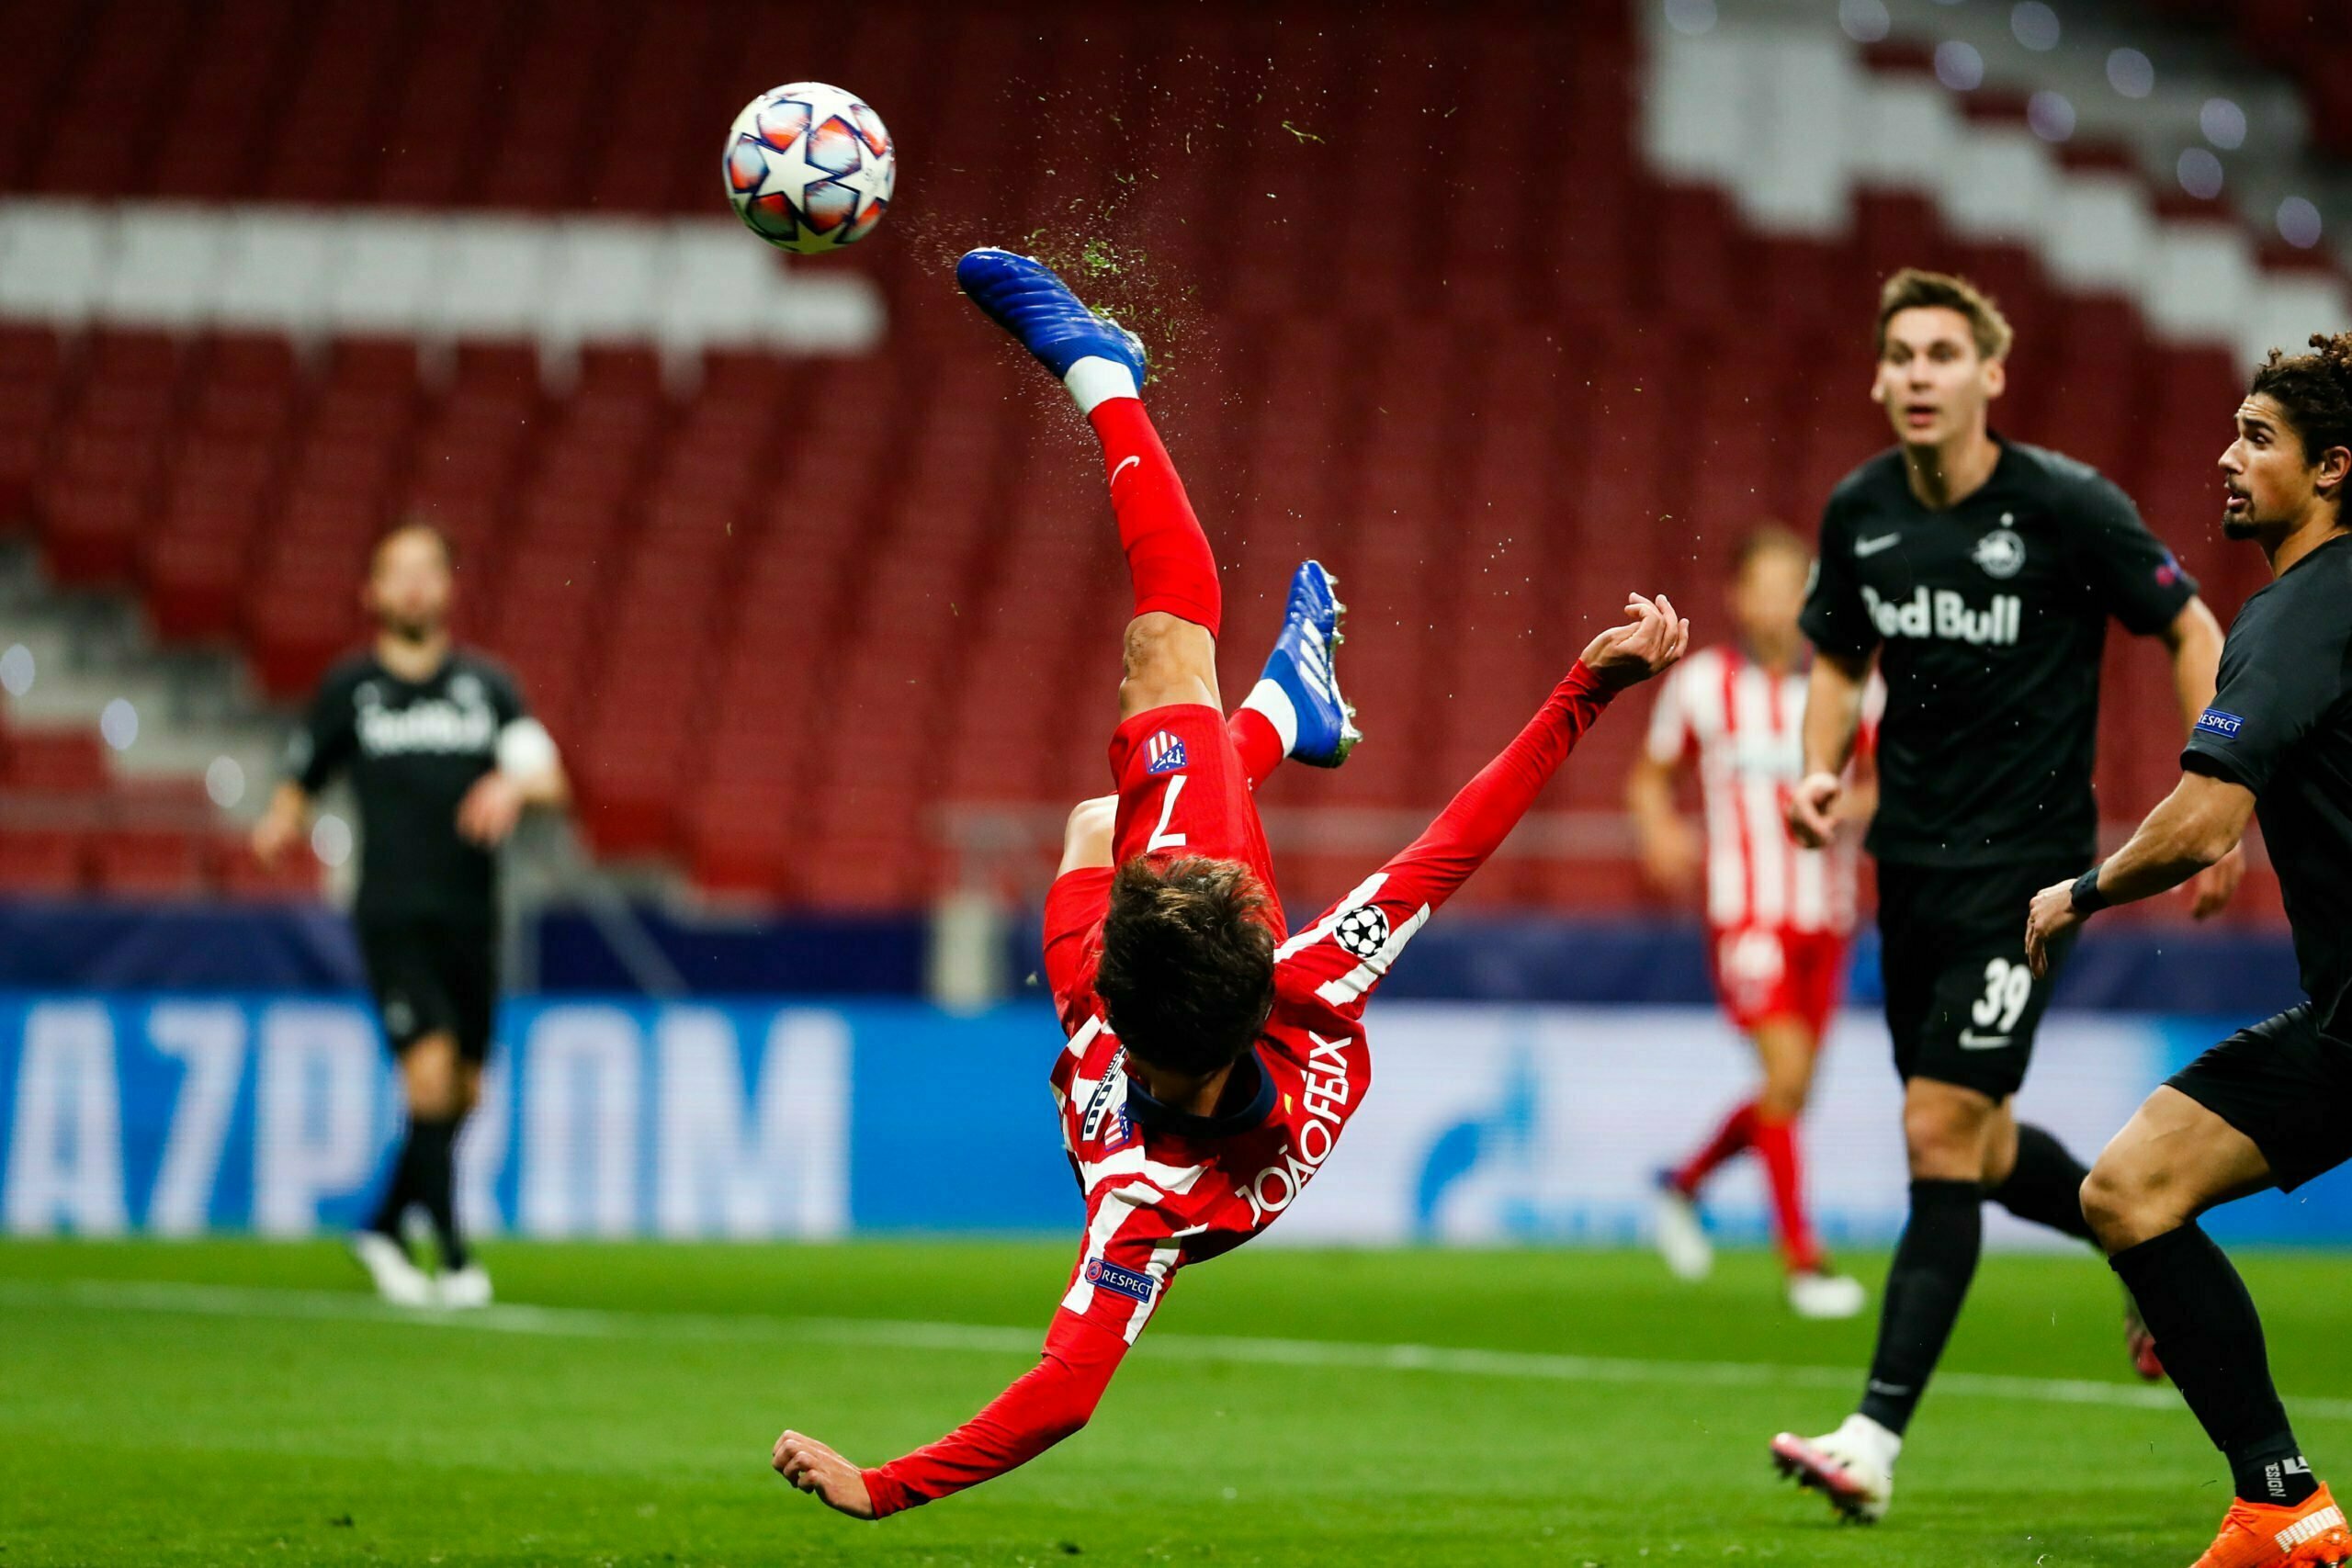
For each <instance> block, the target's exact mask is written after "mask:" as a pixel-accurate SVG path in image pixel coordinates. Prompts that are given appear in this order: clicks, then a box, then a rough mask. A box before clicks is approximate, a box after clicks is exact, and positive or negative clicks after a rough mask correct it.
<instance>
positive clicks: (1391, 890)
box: [1276, 660, 1615, 1019]
mask: <svg viewBox="0 0 2352 1568" xmlns="http://www.w3.org/2000/svg"><path fill="white" fill-rule="evenodd" d="M1613 695H1615V694H1614V693H1613V692H1611V690H1610V689H1609V688H1608V687H1606V686H1604V685H1602V684H1601V683H1600V677H1598V676H1596V675H1595V674H1594V673H1593V672H1592V671H1590V670H1589V669H1588V668H1586V667H1585V664H1584V661H1583V660H1577V663H1576V665H1575V667H1574V668H1572V669H1571V670H1569V671H1568V672H1567V674H1566V675H1565V676H1564V677H1562V678H1561V681H1560V683H1559V684H1558V685H1556V686H1555V687H1553V688H1552V694H1551V696H1550V697H1549V698H1548V699H1547V700H1546V701H1545V702H1544V705H1543V706H1542V707H1541V708H1539V709H1537V710H1536V714H1535V716H1534V717H1533V718H1532V719H1529V720H1528V721H1527V726H1526V728H1523V729H1521V731H1520V732H1519V736H1518V738H1517V739H1514V740H1512V741H1511V743H1510V745H1508V746H1506V747H1504V748H1503V750H1502V751H1501V752H1500V754H1498V756H1497V757H1496V758H1495V760H1494V761H1491V762H1489V763H1487V765H1486V766H1485V767H1483V768H1481V769H1479V770H1478V776H1477V777H1476V778H1474V779H1472V780H1471V781H1470V782H1469V783H1468V784H1464V785H1463V786H1462V790H1461V792H1460V793H1459V794H1457V795H1455V796H1454V797H1453V804H1452V805H1450V806H1448V807H1446V808H1445V809H1444V810H1443V811H1442V812H1440V813H1438V818H1437V820H1436V821H1434V822H1432V823H1430V825H1429V828H1428V829H1427V830H1426V831H1424V832H1423V833H1422V834H1421V836H1420V837H1419V838H1418V839H1416V840H1413V841H1412V842H1411V843H1409V844H1408V845H1406V846H1405V848H1404V849H1403V850H1401V851H1399V852H1397V855H1396V856H1395V857H1394V858H1393V859H1391V860H1390V861H1389V862H1388V863H1387V864H1385V865H1384V866H1382V867H1381V868H1380V869H1379V870H1378V871H1376V872H1374V874H1372V875H1370V876H1368V877H1366V878H1365V879H1364V880H1363V882H1362V883H1361V884H1359V885H1358V886H1356V888H1355V889H1354V891H1352V892H1351V893H1349V894H1348V895H1347V896H1346V897H1343V898H1341V899H1340V901H1339V902H1338V903H1336V904H1334V905H1332V906H1331V907H1330V908H1329V909H1326V910H1324V911H1323V914H1322V916H1321V918H1320V919H1317V920H1316V922H1315V923H1314V924H1313V925H1311V926H1308V927H1307V928H1306V929H1305V930H1304V931H1300V932H1299V933H1298V934H1297V935H1296V936H1294V937H1292V938H1291V939H1290V940H1289V941H1288V942H1284V943H1283V945H1282V947H1281V949H1280V950H1279V951H1278V953H1277V954H1276V957H1277V958H1278V960H1279V961H1280V962H1281V963H1282V964H1283V965H1284V966H1285V967H1286V968H1288V969H1290V970H1291V971H1292V972H1294V973H1296V974H1299V975H1301V976H1304V977H1305V978H1306V980H1308V981H1309V982H1310V983H1312V985H1313V987H1314V992H1315V995H1316V996H1317V997H1318V998H1320V999H1321V1000H1322V1001H1323V1003H1324V1004H1326V1005H1327V1006H1329V1007H1333V1008H1336V1009H1338V1010H1340V1012H1341V1013H1342V1014H1344V1015H1345V1016H1347V1017H1349V1018H1351V1019H1361V1018H1362V1017H1363V1008H1364V1004H1365V1003H1366V1002H1367V1001H1369V1000H1370V999H1371V998H1372V993H1373V992H1374V990H1376V989H1377V988H1378V987H1379V986H1380V983H1381V982H1382V981H1383V980H1385V978H1387V976H1388V970H1389V966H1390V965H1391V964H1394V963H1396V961H1397V956H1398V954H1400V953H1403V952H1404V951H1405V944H1406V943H1407V942H1410V941H1412V939H1413V933H1414V932H1416V931H1419V930H1420V929H1421V927H1422V926H1423V925H1425V924H1427V923H1428V921H1429V918H1430V915H1432V914H1433V913H1435V912H1436V910H1437V908H1438V906H1440V905H1441V904H1443V903H1444V902H1445V901H1446V899H1448V898H1450V897H1453V890H1454V889H1455V888H1457V887H1459V886H1462V885H1463V883H1464V882H1466V881H1468V880H1469V878H1470V874H1471V873H1472V872H1474V871H1476V870H1477V869H1478V868H1479V867H1480V866H1481V865H1484V864H1485V863H1486V862H1487V856H1489V855H1491V854H1493V853H1494V852H1495V851H1496V850H1497V849H1498V848H1500V847H1501V845H1502V841H1503V840H1505V839H1506V838H1508V837H1510V830H1511V829H1513V828H1516V827H1517V826H1519V819H1520V818H1522V817H1524V816H1526V815H1527V808H1528V807H1531V806H1532V805H1534V804H1535V797H1536V795H1538V794H1540V793H1542V791H1543V788H1544V784H1547V783H1548V782H1550V780H1551V777H1552V775H1553V774H1554V773H1557V772H1559V769H1560V764H1561V763H1562V762H1563V761H1566V760H1567V755H1568V753H1569V751H1571V750H1574V749H1575V747H1576V743H1577V739H1578V738H1579V737H1581V736H1582V735H1583V734H1584V732H1585V731H1586V730H1587V729H1589V728H1591V727H1592V722H1593V720H1595V719H1597V718H1599V717H1600V710H1601V709H1602V708H1604V707H1606V706H1607V705H1609V699H1610V698H1611V696H1613Z"/></svg>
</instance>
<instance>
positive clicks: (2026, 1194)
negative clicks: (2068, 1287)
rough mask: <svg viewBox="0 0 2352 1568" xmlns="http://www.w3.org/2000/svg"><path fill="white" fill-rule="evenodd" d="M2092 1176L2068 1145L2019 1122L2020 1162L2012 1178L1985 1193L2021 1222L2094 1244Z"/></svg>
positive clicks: (2013, 1169)
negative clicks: (2086, 1195) (2087, 1195)
mask: <svg viewBox="0 0 2352 1568" xmlns="http://www.w3.org/2000/svg"><path fill="white" fill-rule="evenodd" d="M2089 1174H2090V1171H2089V1170H2088V1169H2087V1168H2085V1167H2084V1166H2083V1165H2082V1164H2081V1163H2080V1162H2079V1161H2077V1160H2076V1159H2075V1156H2073V1155H2070V1154H2068V1153H2067V1152H2066V1145H2064V1144H2062V1143H2060V1142H2059V1141H2058V1140H2057V1139H2055V1138H2053V1137H2052V1136H2051V1135H2050V1134H2047V1133H2045V1132H2043V1131H2042V1130H2041V1128H2039V1127H2029V1126H2026V1125H2024V1124H2023V1123H2019V1124H2018V1162H2017V1164H2016V1165H2014V1166H2011V1167H2010V1168H2009V1177H2008V1179H2007V1180H2006V1181H2004V1182H2002V1183H2001V1184H2000V1185H1999V1186H1998V1187H1996V1188H1994V1189H1993V1190H1991V1191H1989V1192H1987V1193H1985V1196H1986V1197H1987V1198H1990V1199H1991V1200H1993V1201H1994V1202H1996V1203H1998V1204H1999V1205H2001V1207H2002V1208H2004V1209H2007V1211H2008V1212H2009V1213H2012V1214H2015V1215H2016V1216H2017V1217H2018V1219H2021V1220H2031V1221H2032V1222H2033V1223H2034V1224H2038V1225H2048V1226H2049V1227H2050V1228H2051V1229H2052V1230H2054V1231H2062V1232H2064V1234H2066V1235H2071V1236H2073V1237H2075V1239H2076V1240H2077V1241H2090V1240H2091V1239H2092V1238H2091V1223H2090V1222H2089V1221H2088V1220H2086V1219H2085V1218H2083V1179H2084V1178H2085V1177H2086V1176H2088V1175H2089Z"/></svg>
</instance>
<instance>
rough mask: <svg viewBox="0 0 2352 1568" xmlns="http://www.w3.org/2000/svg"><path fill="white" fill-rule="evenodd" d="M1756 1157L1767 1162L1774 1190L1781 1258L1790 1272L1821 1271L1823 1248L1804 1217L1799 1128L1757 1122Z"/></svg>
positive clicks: (1760, 1119) (1759, 1119)
mask: <svg viewBox="0 0 2352 1568" xmlns="http://www.w3.org/2000/svg"><path fill="white" fill-rule="evenodd" d="M1753 1137H1754V1142H1755V1145H1756V1157H1757V1158H1758V1159H1760V1160H1762V1161H1763V1162H1764V1176H1765V1179H1766V1180H1767V1181H1768V1182H1770V1185H1771V1189H1772V1224H1773V1226H1774V1228H1776V1229H1777V1230H1778V1231H1779V1232H1780V1234H1781V1257H1782V1258H1785V1259H1786V1260H1787V1261H1788V1265H1789V1271H1790V1272H1791V1273H1796V1272H1800V1271H1803V1270H1806V1269H1818V1268H1820V1267H1821V1244H1820V1243H1818V1242H1816V1241H1815V1240H1814V1237H1813V1226H1812V1225H1811V1224H1809V1223H1808V1222H1807V1221H1806V1219H1805V1213H1804V1162H1803V1160H1802V1159H1801V1158H1800V1157H1799V1156H1798V1154H1797V1125H1796V1123H1795V1122H1776V1121H1772V1120H1770V1118H1767V1117H1764V1116H1760V1115H1759V1116H1758V1117H1757V1118H1756V1131H1755V1134H1754V1135H1753Z"/></svg>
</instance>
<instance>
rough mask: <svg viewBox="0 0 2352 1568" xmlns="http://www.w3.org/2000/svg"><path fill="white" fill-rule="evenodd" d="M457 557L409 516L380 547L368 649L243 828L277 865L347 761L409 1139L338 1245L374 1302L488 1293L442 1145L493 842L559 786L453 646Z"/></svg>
mask: <svg viewBox="0 0 2352 1568" xmlns="http://www.w3.org/2000/svg"><path fill="white" fill-rule="evenodd" d="M455 565H456V563H455V562H454V561H453V560H452V558H451V554H450V548H449V543H448V541H447V539H446V538H444V537H443V536H441V535H440V533H439V532H437V531H436V530H435V529H434V528H432V527H429V526H427V525H423V524H409V525H403V526H401V527H398V528H395V529H393V530H392V531H391V532H390V533H389V534H387V535H386V536H384V538H383V539H382V540H381V541H380V542H379V544H378V545H377V547H376V553H375V557H374V559H373V561H372V563H371V565H370V567H369V570H368V583H367V587H366V589H365V590H364V591H363V593H362V596H361V597H362V602H363V603H364V604H366V605H367V608H368V614H369V615H371V616H373V617H374V619H375V622H376V645H375V648H374V649H373V650H372V651H371V652H369V653H367V654H364V655H362V656H360V657H358V658H356V659H352V660H347V661H345V663H343V664H340V665H338V666H336V667H335V668H334V670H332V671H329V672H328V673H327V677H326V679H325V680H324V681H323V682H321V684H320V686H319V691H318V694H317V696H316V697H315V698H313V699H312V701H311V712H310V717H309V719H308V720H307V722H305V723H304V725H303V726H302V728H300V730H298V731H297V732H296V733H295V736H294V739H293V741H292V743H291V745H290V746H289V748H288V758H287V773H288V777H287V779H286V781H285V782H284V783H282V784H279V785H278V787H277V794H276V795H275V796H273V797H272V799H271V801H270V804H269V809H268V810H267V812H266V813H265V814H264V816H263V817H262V819H261V821H260V822H259V824H257V825H256V826H255V827H254V853H255V854H256V855H258V856H259V857H260V858H261V859H262V861H264V862H265V863H267V862H271V861H275V860H276V859H277V857H278V856H279V855H281V854H283V853H285V852H287V850H288V849H289V848H291V847H292V846H293V845H295V844H296V843H298V842H299V841H300V840H302V839H303V837H304V836H305V835H306V833H307V832H308V830H309V827H310V817H311V801H312V800H313V799H314V798H315V797H316V796H317V795H318V793H319V791H321V790H322V789H323V788H325V787H326V785H327V784H328V783H329V782H330V781H331V780H333V779H334V777H335V776H336V775H337V774H339V773H345V772H346V771H347V772H348V773H350V775H351V783H352V789H353V792H354V794H355V795H356V796H357V797H358V805H359V826H360V833H361V836H362V839H363V840H364V849H363V852H362V855H361V859H360V863H359V891H358V897H357V899H356V902H355V904H354V907H353V910H352V914H353V919H354V921H355V923H356V926H357V928H358V934H359V946H360V951H361V953H363V954H364V955H365V957H366V959H367V964H368V983H369V986H370V987H371V988H372V989H373V990H374V991H375V994H376V1004H377V1008H378V1010H379V1015H380V1016H381V1018H382V1021H383V1026H384V1036H385V1038H386V1039H387V1040H388V1041H390V1043H391V1047H392V1050H393V1051H394V1053H395V1054H396V1055H398V1056H399V1058H400V1066H401V1085H402V1088H403V1089H404V1090H405V1093H406V1097H407V1100H408V1132H407V1136H406V1137H405V1139H404V1140H403V1141H402V1143H401V1148H400V1152H399V1154H398V1156H396V1158H395V1159H394V1162H393V1165H392V1171H391V1177H390V1182H389V1184H388V1185H387V1186H386V1188H385V1190H384V1195H383V1199H382V1201H381V1202H380V1203H379V1205H378V1207H377V1210H376V1213H375V1216H374V1217H373V1218H372V1219H371V1220H369V1221H368V1224H367V1225H365V1226H364V1227H363V1228H362V1229H360V1230H359V1231H358V1232H357V1233H356V1235H354V1236H353V1237H352V1251H353V1252H354V1253H355V1254H356V1256H357V1257H358V1258H359V1261H360V1262H361V1263H362V1264H363V1265H364V1266H365V1267H366V1268H367V1269H368V1274H369V1275H370V1277H372V1278H373V1279H374V1280H375V1282H376V1289H377V1291H378V1292H379V1293H380V1294H381V1295H382V1296H383V1298H384V1299H385V1300H386V1301H389V1302H395V1303H401V1304H402V1305H408V1306H422V1305H427V1304H437V1305H441V1306H454V1307H467V1306H483V1305H487V1304H488V1303H489V1301H490V1296H491V1286H490V1276H489V1274H488V1273H487V1272H485V1271H484V1270H483V1269H482V1267H481V1264H480V1263H479V1262H477V1261H475V1260H474V1258H472V1256H471V1254H469V1252H468V1251H467V1249H466V1243H465V1237H464V1235H462V1234H461V1233H460V1232H459V1230H458V1214H457V1201H456V1175H455V1169H454V1160H453V1153H454V1149H455V1145H456V1142H457V1136H458V1127H459V1126H460V1125H461V1124H463V1122H464V1121H465V1119H466V1115H467V1113H468V1112H469V1111H471V1110H472V1109H473V1108H474V1105H475V1103H476V1102H477V1101H478V1100H480V1099H481V1072H482V1064H483V1062H484V1061H485V1060H487V1059H488V1057H489V1055H490V1045H491V1032H492V1022H493V1015H494V1013H495V1010H496V1008H497V1001H498V859H497V850H498V846H499V845H500V844H501V843H503V842H504V841H505V839H506V836H507V835H508V834H509V833H511V832H513V831H514V829H515V822H516V820H517V819H518V818H520V817H521V816H522V813H523V811H524V810H525V809H526V807H534V806H540V807H557V806H561V805H562V804H563V803H564V801H565V800H566V799H567V797H568V795H569V790H568V787H567V785H566V783H565V780H564V774H563V764H562V761H561V760H560V758H559V757H558V756H557V754H556V749H555V742H554V741H553V740H552V739H549V738H548V732H547V730H546V729H545V728H542V727H541V726H540V724H539V722H538V721H537V719H535V718H533V717H531V716H530V715H529V713H528V712H527V711H526V709H525V707H524V705H523V698H522V694H521V693H520V692H519V691H518V690H517V689H516V688H515V681H514V678H513V677H512V676H510V675H508V674H507V673H506V671H504V670H503V669H501V668H499V667H498V666H497V665H495V664H493V663H492V662H491V661H490V660H486V659H484V658H482V657H481V656H480V655H478V654H474V653H471V652H469V651H467V650H466V649H458V648H455V647H453V646H452V645H451V643H450V638H449V603H450V599H451V596H452V593H453V591H454V588H455ZM412 1205H414V1206H416V1207H420V1208H422V1209H423V1210H424V1212H425V1213H426V1215H427V1216H428V1217H429V1218H430V1219H431V1221H432V1224H433V1231H434V1236H435V1244H436V1246H437V1248H438V1250H439V1253H440V1273H439V1276H438V1278H437V1279H436V1278H429V1277H428V1276H426V1274H425V1273H424V1270H423V1269H419V1268H418V1267H417V1265H416V1263H415V1261H414V1259H413V1258H411V1257H410V1255H409V1251H408V1247H407V1244H406V1242H405V1241H404V1240H403V1239H402V1237H401V1216H402V1215H403V1214H404V1213H406V1212H407V1211H408V1209H409V1208H410V1207H411V1206H412Z"/></svg>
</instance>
